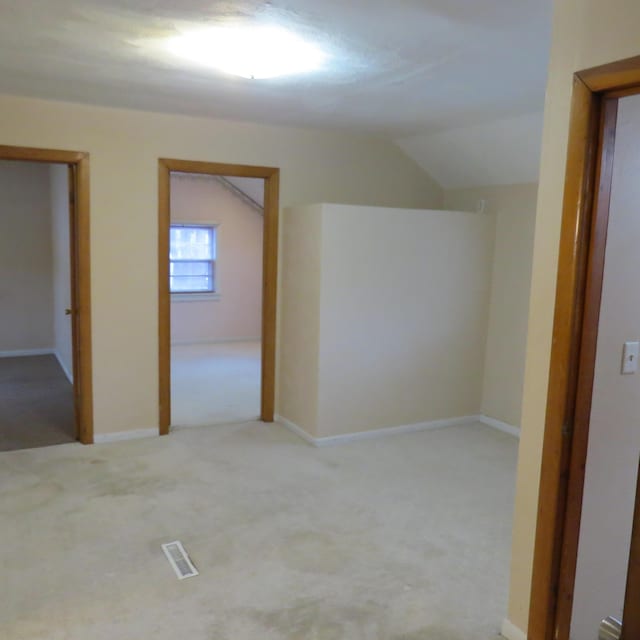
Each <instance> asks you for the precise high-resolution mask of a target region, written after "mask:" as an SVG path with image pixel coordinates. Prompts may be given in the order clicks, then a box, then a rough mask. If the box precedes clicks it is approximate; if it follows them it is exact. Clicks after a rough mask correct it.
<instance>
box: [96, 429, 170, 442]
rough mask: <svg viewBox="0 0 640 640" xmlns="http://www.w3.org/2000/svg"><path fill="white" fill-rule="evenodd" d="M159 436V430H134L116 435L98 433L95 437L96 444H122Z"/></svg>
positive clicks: (118, 432)
mask: <svg viewBox="0 0 640 640" xmlns="http://www.w3.org/2000/svg"><path fill="white" fill-rule="evenodd" d="M157 435H159V433H158V429H134V430H133V431H117V432H116V433H96V434H95V435H94V436H93V442H94V443H95V444H104V443H105V442H120V441H122V440H138V439H140V438H151V437H153V436H157Z"/></svg>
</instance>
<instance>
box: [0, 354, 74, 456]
mask: <svg viewBox="0 0 640 640" xmlns="http://www.w3.org/2000/svg"><path fill="white" fill-rule="evenodd" d="M74 440H75V425H74V408H73V387H72V386H71V384H70V382H69V380H68V379H67V377H66V376H65V374H64V372H63V370H62V368H61V367H60V365H59V364H58V361H57V359H56V358H55V356H52V355H47V356H29V357H20V358H0V451H12V450H15V449H31V448H33V447H46V446H49V445H53V444H63V443H65V442H73V441H74Z"/></svg>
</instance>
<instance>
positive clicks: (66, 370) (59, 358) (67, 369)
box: [53, 351, 73, 384]
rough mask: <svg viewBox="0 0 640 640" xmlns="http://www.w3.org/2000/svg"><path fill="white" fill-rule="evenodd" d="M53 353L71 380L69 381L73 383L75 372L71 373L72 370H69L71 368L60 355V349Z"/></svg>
mask: <svg viewBox="0 0 640 640" xmlns="http://www.w3.org/2000/svg"><path fill="white" fill-rule="evenodd" d="M53 355H54V356H55V357H56V359H57V360H58V364H59V365H60V368H61V369H62V370H63V371H64V375H65V376H67V380H69V382H70V383H71V384H73V373H71V371H69V368H68V367H67V365H66V364H65V363H64V362H63V360H62V358H61V357H60V353H59V352H58V351H54V352H53Z"/></svg>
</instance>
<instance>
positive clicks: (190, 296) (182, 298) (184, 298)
mask: <svg viewBox="0 0 640 640" xmlns="http://www.w3.org/2000/svg"><path fill="white" fill-rule="evenodd" d="M204 300H220V294H219V293H209V292H207V293H172V294H171V302H202V301H204Z"/></svg>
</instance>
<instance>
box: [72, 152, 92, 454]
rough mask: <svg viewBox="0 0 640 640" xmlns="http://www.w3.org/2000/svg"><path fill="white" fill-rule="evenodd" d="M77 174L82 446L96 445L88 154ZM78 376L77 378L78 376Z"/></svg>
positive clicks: (77, 322)
mask: <svg viewBox="0 0 640 640" xmlns="http://www.w3.org/2000/svg"><path fill="white" fill-rule="evenodd" d="M74 166H75V173H76V203H75V216H76V219H75V224H74V225H73V226H74V229H75V230H74V236H73V237H74V238H75V239H74V250H75V255H76V260H75V264H76V268H75V272H74V274H73V276H72V279H73V283H74V284H73V286H72V289H73V290H74V291H75V292H76V298H75V307H74V309H73V327H74V334H75V337H74V343H75V345H76V347H75V349H76V351H77V356H76V361H77V369H78V370H77V371H76V370H74V373H73V375H74V378H73V380H74V383H75V386H76V389H77V391H76V393H77V395H78V399H79V403H80V408H79V414H80V415H79V432H78V438H79V440H80V442H82V443H83V444H93V369H92V366H93V355H92V353H93V348H92V329H91V327H92V322H91V227H90V217H89V206H90V184H89V175H90V170H89V169H90V168H89V155H88V154H83V155H82V157H81V158H79V160H78V161H77V162H76V163H74ZM76 376H77V377H76Z"/></svg>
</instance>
